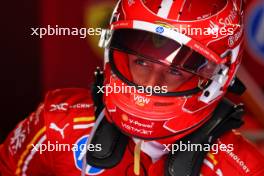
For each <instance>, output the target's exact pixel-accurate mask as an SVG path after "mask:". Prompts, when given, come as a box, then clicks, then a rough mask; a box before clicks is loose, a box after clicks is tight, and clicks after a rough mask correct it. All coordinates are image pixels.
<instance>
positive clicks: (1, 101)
mask: <svg viewBox="0 0 264 176" xmlns="http://www.w3.org/2000/svg"><path fill="white" fill-rule="evenodd" d="M115 2H116V0H75V1H70V0H38V1H36V0H20V1H3V2H2V3H3V4H2V5H1V8H2V9H1V10H0V16H1V23H2V24H1V42H0V43H1V48H0V51H1V53H0V55H1V64H0V65H1V69H0V81H1V86H0V112H1V115H0V116H1V117H0V143H1V142H3V140H4V139H5V137H6V136H7V134H8V133H9V132H10V130H12V129H13V128H14V127H15V125H16V123H17V122H19V121H21V120H22V119H24V118H25V117H27V115H29V114H30V113H31V112H32V111H34V110H35V109H36V107H37V106H38V104H39V103H40V102H41V101H42V100H43V97H44V95H45V93H46V92H47V91H49V90H53V89H56V88H63V87H84V88H85V87H86V88H87V87H89V86H90V84H91V82H92V80H93V71H94V69H95V67H96V66H102V61H103V60H102V58H103V53H102V50H101V49H99V48H98V47H97V43H98V39H99V37H98V36H88V37H87V38H84V39H81V38H79V37H77V36H67V37H66V36H45V37H44V38H43V39H39V37H38V36H32V35H31V33H32V30H31V28H37V27H47V25H52V26H55V25H59V26H60V27H69V28H71V27H79V28H81V27H86V28H91V27H92V28H96V27H105V26H107V23H108V20H109V16H110V14H111V11H112V9H113V6H114V3H115ZM245 19H246V26H245V27H246V33H245V34H246V35H245V41H246V42H245V43H246V49H245V54H244V60H243V64H242V66H241V68H240V70H239V72H238V76H239V78H240V79H241V80H242V81H243V82H244V83H245V84H246V86H247V91H246V92H245V93H244V94H243V96H241V97H235V96H232V95H228V96H229V97H230V98H231V99H232V100H234V101H235V102H243V103H244V104H245V105H246V111H247V114H246V117H245V120H246V124H245V125H244V126H243V128H242V129H241V131H242V133H244V135H245V136H246V137H247V138H248V139H249V140H251V141H252V142H254V143H256V144H257V145H258V146H259V148H260V149H261V150H262V151H263V153H264V0H248V1H247V12H246V18H245Z"/></svg>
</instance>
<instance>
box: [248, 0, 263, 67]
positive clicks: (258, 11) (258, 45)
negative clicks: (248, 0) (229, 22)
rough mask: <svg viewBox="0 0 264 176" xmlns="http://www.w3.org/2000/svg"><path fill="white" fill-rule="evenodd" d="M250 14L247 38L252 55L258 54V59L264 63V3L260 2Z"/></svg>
mask: <svg viewBox="0 0 264 176" xmlns="http://www.w3.org/2000/svg"><path fill="white" fill-rule="evenodd" d="M253 6H254V7H253V8H252V10H251V11H250V12H249V13H248V17H247V19H248V21H247V24H248V25H247V32H246V37H247V40H248V42H249V45H248V46H249V49H251V51H252V52H251V53H253V54H257V57H258V59H260V60H261V62H262V63H264V32H263V31H264V2H263V1H259V2H258V3H256V4H254V5H253Z"/></svg>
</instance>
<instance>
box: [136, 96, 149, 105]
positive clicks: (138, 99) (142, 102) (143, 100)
mask: <svg viewBox="0 0 264 176" xmlns="http://www.w3.org/2000/svg"><path fill="white" fill-rule="evenodd" d="M134 101H135V103H136V104H138V105H139V106H144V105H145V104H148V103H149V101H150V99H149V98H146V97H143V96H140V95H136V94H134Z"/></svg>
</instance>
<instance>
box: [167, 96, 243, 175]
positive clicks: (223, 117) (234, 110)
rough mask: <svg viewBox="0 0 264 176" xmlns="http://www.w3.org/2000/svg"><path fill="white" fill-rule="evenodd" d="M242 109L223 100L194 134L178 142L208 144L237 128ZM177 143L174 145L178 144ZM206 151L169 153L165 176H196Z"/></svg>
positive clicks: (241, 122) (240, 121)
mask: <svg viewBox="0 0 264 176" xmlns="http://www.w3.org/2000/svg"><path fill="white" fill-rule="evenodd" d="M243 112H244V110H243V107H242V106H241V105H238V106H234V105H233V104H232V103H231V102H229V101H228V100H226V99H224V100H223V101H222V102H221V103H220V104H219V105H218V107H217V108H216V110H215V111H214V113H213V115H212V118H211V119H210V120H209V121H208V122H207V123H206V124H205V125H203V126H202V127H201V128H199V129H198V130H196V131H195V132H194V133H192V134H190V135H188V136H186V137H184V138H183V139H181V140H180V141H181V142H182V143H184V144H187V143H188V141H190V144H210V145H212V144H213V143H214V142H215V140H216V139H217V138H219V137H220V136H221V135H223V134H224V133H225V132H227V131H230V130H231V129H235V128H239V127H240V126H241V125H242V124H243V121H242V120H241V117H242V115H243ZM180 141H177V142H176V144H179V143H180ZM206 154H207V152H206V151H186V152H180V151H177V152H174V154H172V153H170V154H169V156H168V159H167V161H166V167H165V176H198V175H199V174H200V170H201V166H202V163H203V160H204V157H205V156H206Z"/></svg>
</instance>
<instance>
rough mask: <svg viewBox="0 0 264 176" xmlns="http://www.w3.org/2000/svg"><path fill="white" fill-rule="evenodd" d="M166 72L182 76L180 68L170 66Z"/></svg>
mask: <svg viewBox="0 0 264 176" xmlns="http://www.w3.org/2000/svg"><path fill="white" fill-rule="evenodd" d="M168 72H169V73H170V74H172V75H175V76H182V73H181V71H180V70H178V69H177V68H170V69H169V70H168Z"/></svg>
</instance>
